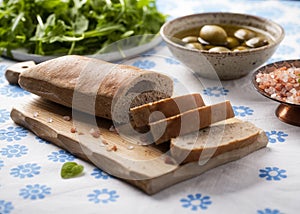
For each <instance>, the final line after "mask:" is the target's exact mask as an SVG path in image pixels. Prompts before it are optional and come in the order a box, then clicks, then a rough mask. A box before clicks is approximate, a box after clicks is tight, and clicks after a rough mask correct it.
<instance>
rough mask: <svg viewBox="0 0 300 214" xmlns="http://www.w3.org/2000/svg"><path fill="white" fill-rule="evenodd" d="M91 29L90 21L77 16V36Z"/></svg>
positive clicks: (75, 29) (75, 24) (75, 26)
mask: <svg viewBox="0 0 300 214" xmlns="http://www.w3.org/2000/svg"><path fill="white" fill-rule="evenodd" d="M88 27H89V20H88V19H87V18H86V17H85V16H83V15H78V16H76V19H75V23H74V31H75V34H82V33H84V32H85V31H86V30H87V29H88Z"/></svg>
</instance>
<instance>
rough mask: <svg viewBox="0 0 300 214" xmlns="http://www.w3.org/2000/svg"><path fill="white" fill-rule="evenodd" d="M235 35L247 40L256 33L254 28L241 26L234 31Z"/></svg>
mask: <svg viewBox="0 0 300 214" xmlns="http://www.w3.org/2000/svg"><path fill="white" fill-rule="evenodd" d="M234 36H235V38H237V39H239V40H242V41H245V40H248V39H251V38H253V37H255V36H256V33H255V32H253V31H252V30H249V29H244V28H241V29H238V30H237V31H235V32H234Z"/></svg>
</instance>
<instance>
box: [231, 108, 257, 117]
mask: <svg viewBox="0 0 300 214" xmlns="http://www.w3.org/2000/svg"><path fill="white" fill-rule="evenodd" d="M232 108H233V111H234V114H235V116H240V117H246V116H247V115H252V114H253V110H252V109H251V108H249V107H247V106H232Z"/></svg>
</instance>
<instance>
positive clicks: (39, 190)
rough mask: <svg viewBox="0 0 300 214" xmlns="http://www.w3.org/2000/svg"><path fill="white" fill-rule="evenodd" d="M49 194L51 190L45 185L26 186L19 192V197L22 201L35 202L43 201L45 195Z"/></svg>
mask: <svg viewBox="0 0 300 214" xmlns="http://www.w3.org/2000/svg"><path fill="white" fill-rule="evenodd" d="M50 194H51V188H50V187H47V186H46V185H40V184H34V185H30V184H29V185H26V187H25V188H22V189H21V190H20V193H19V196H21V197H22V198H23V199H30V200H37V199H44V198H45V197H46V196H47V195H50Z"/></svg>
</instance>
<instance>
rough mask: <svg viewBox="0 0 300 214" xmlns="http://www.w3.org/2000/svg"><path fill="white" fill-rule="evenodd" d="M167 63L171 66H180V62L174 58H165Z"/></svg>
mask: <svg viewBox="0 0 300 214" xmlns="http://www.w3.org/2000/svg"><path fill="white" fill-rule="evenodd" d="M165 61H166V63H168V64H170V65H179V64H180V62H179V61H178V60H176V59H173V58H165Z"/></svg>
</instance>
